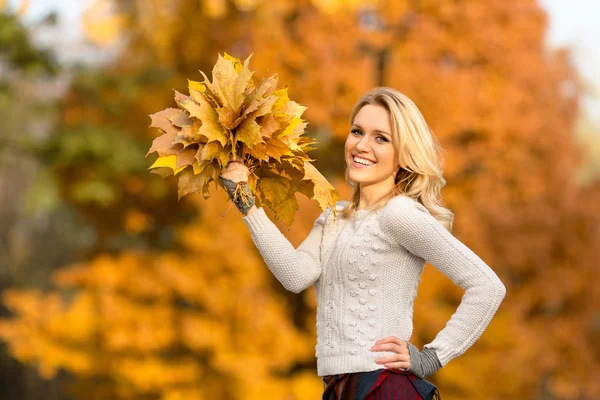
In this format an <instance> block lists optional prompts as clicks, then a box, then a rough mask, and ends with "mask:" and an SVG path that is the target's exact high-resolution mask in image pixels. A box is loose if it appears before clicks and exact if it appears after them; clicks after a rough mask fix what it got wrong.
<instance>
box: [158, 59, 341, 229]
mask: <svg viewBox="0 0 600 400" xmlns="http://www.w3.org/2000/svg"><path fill="white" fill-rule="evenodd" d="M249 61H250V57H248V59H246V60H245V61H244V62H243V63H242V62H241V61H240V60H239V59H237V58H234V57H231V56H230V55H228V54H225V55H224V56H221V55H219V59H218V61H217V63H216V64H215V66H214V68H213V71H212V79H213V80H212V82H210V80H209V79H208V78H207V77H206V75H205V74H204V73H202V72H201V73H202V75H203V76H204V81H203V82H194V81H188V83H189V91H190V95H189V96H186V95H184V94H181V93H179V92H177V91H175V102H176V103H177V106H178V108H167V109H166V110H163V111H160V112H157V113H156V114H152V115H151V116H150V117H151V119H152V124H151V125H150V126H151V127H156V128H159V129H160V130H162V131H163V132H164V134H163V135H162V136H159V137H158V138H156V139H154V141H153V143H152V147H151V148H150V150H149V151H148V154H150V153H152V152H156V153H158V159H157V160H156V162H155V163H154V164H152V166H151V167H150V169H152V172H153V173H157V174H159V175H161V176H162V177H163V178H164V177H167V176H170V175H171V174H173V175H175V176H178V177H179V182H178V196H179V198H181V197H182V196H185V195H186V194H188V193H193V192H198V193H202V196H203V197H204V198H205V199H206V198H208V197H210V191H209V184H210V182H215V188H217V187H218V186H221V187H222V188H223V189H225V188H224V187H223V186H222V183H221V182H220V180H219V179H218V177H219V175H220V174H221V170H222V169H223V168H225V167H226V166H227V164H228V163H229V162H230V160H234V159H240V158H241V160H242V162H243V163H244V165H246V167H248V169H249V171H250V175H249V176H248V186H249V187H250V189H251V190H252V191H253V192H254V194H255V196H256V205H257V206H258V207H261V206H266V207H269V208H270V209H271V210H273V213H274V216H275V218H277V219H281V220H282V221H284V222H285V223H286V224H287V226H288V227H289V226H290V225H291V223H292V221H293V220H294V215H295V213H296V210H297V209H298V203H297V200H296V196H295V193H297V192H300V193H302V194H304V195H306V196H307V197H308V198H309V199H315V200H317V201H318V202H319V205H320V206H321V208H322V209H325V208H327V207H328V206H331V207H332V209H333V211H334V212H335V202H336V200H337V199H338V195H337V193H336V191H335V189H334V188H333V186H332V185H331V184H330V183H329V182H328V181H327V180H326V179H325V178H324V177H323V176H322V175H321V174H320V173H319V171H318V170H317V169H316V168H315V167H314V166H313V165H312V164H311V163H310V162H311V161H314V160H312V159H310V158H309V157H308V155H307V152H308V151H310V150H312V146H313V145H314V143H315V140H314V139H312V138H310V137H308V136H304V135H303V134H304V129H305V127H306V122H304V121H303V120H302V119H301V118H300V117H301V115H302V113H303V112H304V111H305V110H306V107H303V106H301V105H299V104H298V103H296V102H294V101H291V100H290V99H289V97H288V94H287V88H281V89H277V83H278V81H277V77H276V76H271V77H269V78H266V79H263V80H260V79H258V78H256V77H255V76H254V72H252V71H250V70H249V68H248V64H249ZM148 154H146V156H147V155H148ZM241 195H243V193H242V194H241Z"/></svg>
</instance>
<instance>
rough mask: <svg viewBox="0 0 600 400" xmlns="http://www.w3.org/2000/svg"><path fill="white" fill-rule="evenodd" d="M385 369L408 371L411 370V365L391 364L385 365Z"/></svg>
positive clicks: (404, 363)
mask: <svg viewBox="0 0 600 400" xmlns="http://www.w3.org/2000/svg"><path fill="white" fill-rule="evenodd" d="M383 366H384V367H385V368H391V369H404V370H408V369H409V368H410V364H409V363H407V362H391V363H387V364H384V365H383Z"/></svg>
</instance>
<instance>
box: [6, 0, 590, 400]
mask: <svg viewBox="0 0 600 400" xmlns="http://www.w3.org/2000/svg"><path fill="white" fill-rule="evenodd" d="M115 3H116V4H117V5H119V4H122V3H123V4H124V3H127V4H131V2H119V1H117V0H115ZM137 3H140V2H137ZM137 3H136V4H137ZM225 3H226V2H217V1H215V2H202V4H203V5H205V6H206V7H214V8H215V9H216V8H218V7H221V6H222V5H223V4H225ZM236 3H240V4H241V2H236ZM316 3H317V2H312V3H311V2H308V1H300V2H295V1H294V2H293V1H287V0H285V1H280V2H256V6H255V4H254V3H253V2H248V4H250V6H252V7H254V6H255V8H253V9H252V10H253V11H251V12H249V13H240V12H238V11H236V10H233V9H231V8H228V9H227V10H226V11H222V10H221V11H219V10H217V11H218V12H219V13H220V14H219V19H216V20H215V19H211V18H209V16H207V15H206V12H208V11H206V10H205V9H203V7H200V5H199V2H198V1H197V0H184V1H179V2H171V1H167V0H155V1H154V2H153V7H142V6H138V8H135V7H133V8H127V9H124V11H122V12H124V13H132V15H129V16H130V17H131V18H125V19H124V21H126V24H125V25H124V26H123V28H122V29H123V34H125V33H126V34H127V35H128V38H129V42H128V45H127V51H125V52H124V53H123V55H122V57H121V58H120V59H119V60H118V61H117V62H116V63H115V65H113V66H111V67H110V68H107V69H106V70H105V71H104V73H105V75H103V76H102V77H103V79H104V78H105V79H106V82H104V81H103V82H104V83H103V84H102V85H99V88H98V89H97V92H95V93H96V95H97V97H96V100H95V101H92V100H90V96H89V95H88V91H87V90H88V88H87V86H85V84H81V85H80V86H77V85H76V86H75V87H74V89H73V90H72V91H71V92H70V94H69V97H68V99H67V100H66V101H65V104H64V107H63V110H62V113H63V120H62V121H61V123H62V124H63V125H65V126H67V127H69V128H73V129H75V128H77V127H78V126H80V125H81V124H82V122H89V123H93V124H96V125H99V126H111V124H118V125H119V127H120V128H121V129H123V130H124V131H125V132H126V133H127V135H129V136H131V137H133V138H136V139H137V140H140V141H143V142H144V146H143V147H144V148H146V149H147V147H148V146H147V145H148V144H149V142H150V140H151V139H152V138H153V136H154V135H153V133H150V132H148V129H147V126H148V124H149V121H148V119H147V115H148V114H150V113H152V112H154V111H155V110H158V109H162V108H165V107H168V106H169V105H170V104H171V93H170V92H169V90H168V89H170V88H175V89H178V90H183V89H184V88H185V85H186V83H187V82H186V80H185V78H187V77H190V78H192V79H196V77H198V75H196V77H195V76H194V75H193V73H195V72H194V71H197V70H198V69H200V70H208V69H210V67H211V66H212V64H213V63H214V61H215V60H214V57H215V55H216V54H217V52H219V51H220V52H222V51H227V52H228V53H231V54H233V55H235V56H236V57H246V56H247V55H248V54H249V53H250V52H253V53H254V56H253V59H252V60H253V63H254V64H253V65H254V66H255V67H256V68H257V69H258V70H259V71H260V73H261V75H264V76H268V75H270V74H273V73H277V74H278V75H279V78H280V83H281V84H282V85H284V86H285V85H289V92H290V97H292V98H294V99H296V100H297V101H298V102H299V103H302V104H304V105H306V106H307V107H308V109H307V111H306V113H305V114H304V116H305V117H306V119H307V120H308V121H309V122H310V125H309V126H308V130H309V134H311V135H313V136H316V137H317V139H318V141H319V142H320V143H321V144H322V148H320V149H319V153H317V155H315V156H314V158H317V162H316V163H315V165H316V166H317V167H318V168H319V169H320V170H321V172H323V173H324V175H326V176H343V162H342V161H341V160H342V157H341V148H342V147H341V142H342V141H343V139H344V137H345V135H346V132H347V128H348V123H347V118H348V115H349V113H350V110H351V108H352V105H353V104H354V102H355V101H356V100H357V98H358V96H359V95H360V94H362V93H363V92H364V91H365V90H367V89H368V88H370V87H372V86H374V85H376V84H377V81H378V77H379V76H380V74H382V75H381V76H382V77H383V82H384V83H385V84H386V85H389V86H394V87H396V88H398V89H400V90H401V91H403V92H404V93H406V94H407V95H408V96H409V97H411V98H412V99H413V100H414V101H415V102H416V104H417V105H418V106H419V108H420V109H421V110H422V112H423V114H424V115H425V118H426V119H427V120H428V121H429V123H430V125H431V127H432V129H433V131H434V132H435V133H436V135H437V136H438V137H439V138H440V141H441V143H442V146H443V147H444V148H445V149H446V162H445V176H446V179H447V181H448V186H447V187H446V188H444V191H443V195H444V199H445V201H446V204H447V206H448V207H449V208H450V209H451V210H452V211H454V212H455V214H456V220H455V224H454V230H453V233H454V234H455V235H456V236H457V237H459V238H460V239H461V240H462V241H463V242H464V243H465V244H467V245H468V246H469V247H470V248H472V249H473V250H474V251H475V252H476V253H477V254H479V255H480V256H481V257H482V258H483V259H484V260H485V261H486V262H487V263H488V264H489V265H490V266H491V267H492V268H493V269H494V270H495V271H496V272H497V273H498V274H499V276H500V277H501V279H502V281H503V282H504V283H505V284H506V286H507V297H506V299H505V300H504V302H503V304H502V307H501V308H500V310H499V311H498V313H497V315H496V316H495V318H494V319H493V320H492V323H491V325H490V327H489V328H488V329H487V330H486V332H485V333H484V334H483V336H482V337H481V338H480V339H479V340H478V342H477V343H476V344H475V345H474V346H473V347H472V348H471V349H469V351H468V352H467V353H466V354H464V355H463V356H461V357H460V358H459V359H457V360H454V361H452V362H451V363H450V364H448V365H447V366H446V367H444V368H443V369H442V370H440V371H439V372H438V373H436V374H435V375H433V376H432V377H431V380H432V381H433V382H434V383H436V384H437V385H438V386H439V387H440V391H441V393H442V395H443V397H444V399H445V400H459V399H461V400H462V399H477V398H481V396H482V395H481V393H485V397H486V398H490V399H511V398H523V399H529V398H538V397H540V398H541V397H544V396H545V397H548V398H561V399H593V398H597V397H599V396H600V382H599V381H598V380H597V377H598V376H600V359H599V354H600V335H599V333H598V332H599V330H598V327H597V323H596V322H595V321H597V318H598V317H597V312H598V311H597V310H598V308H599V307H600V294H598V293H599V292H598V291H597V290H596V288H595V284H594V283H595V282H597V281H598V280H599V278H600V270H599V269H598V268H597V265H596V264H597V255H598V254H597V251H598V250H597V249H598V248H600V243H599V242H600V238H599V236H598V226H599V225H600V187H599V186H598V183H596V184H591V185H589V186H588V187H587V188H581V187H579V186H577V182H576V175H577V174H576V173H577V168H578V162H579V161H578V157H579V154H580V153H579V152H578V149H577V148H576V147H575V145H574V143H575V142H574V136H573V130H574V122H575V118H576V115H577V110H578V98H579V86H578V85H579V84H578V81H577V76H576V74H575V73H574V71H573V70H572V69H571V67H570V65H569V61H568V53H565V52H558V53H548V52H547V51H546V50H545V47H544V33H545V30H546V17H545V15H544V14H543V12H542V11H541V9H540V7H539V6H538V4H537V2H536V1H534V0H517V1H515V2H510V3H508V2H497V1H492V0H485V1H471V0H460V1H452V2H434V1H419V2H412V1H404V0H403V1H394V2H391V1H390V2H381V4H380V5H375V6H374V7H375V8H374V9H375V10H376V12H377V14H376V16H377V21H372V20H371V21H370V22H368V21H369V19H368V18H367V19H366V20H367V22H368V23H364V21H363V23H362V25H361V24H360V23H359V21H361V18H363V19H364V18H366V17H369V15H368V14H364V13H363V14H361V12H363V11H360V10H358V11H357V10H353V9H345V8H336V9H331V10H327V12H326V13H324V12H323V13H322V12H320V11H319V9H318V8H316V7H315V6H314V4H316ZM342 3H344V4H350V3H353V2H352V1H348V2H342ZM230 4H231V3H230ZM378 4H379V3H378ZM250 6H249V7H250ZM217 11H215V13H216V12H217ZM211 12H212V11H211ZM211 12H209V14H210V13H211ZM365 15H366V16H365ZM371 17H372V15H371ZM380 62H383V63H380ZM381 65H383V67H384V68H383V69H382V68H380V66H381ZM149 68H155V69H153V70H151V71H153V72H154V73H155V74H156V75H154V78H155V79H149V78H148V75H147V71H148V69H149ZM165 71H168V73H166V72H165ZM145 74H146V75H145ZM140 76H142V77H141V78H139V77H140ZM123 82H136V84H135V85H136V86H134V87H133V88H130V87H128V86H127V85H125V84H124V83H123ZM132 93H133V94H132ZM113 103H114V104H113ZM107 104H109V105H111V106H112V108H108V109H106V108H107V106H106V105H107ZM103 107H105V108H103ZM115 109H116V110H118V112H116V111H114V110H115ZM139 157H140V160H143V152H140V154H139ZM142 162H143V161H142ZM86 167H87V168H91V167H90V166H89V165H87V166H86ZM102 167H103V166H97V167H96V168H98V169H99V170H100V171H102ZM58 173H59V174H60V175H59V177H60V179H61V182H62V184H63V185H64V188H65V190H64V193H65V198H66V199H67V200H68V201H70V202H71V203H73V204H75V205H77V206H78V207H79V208H80V210H81V211H82V212H84V213H86V215H87V216H88V217H89V219H90V220H91V221H93V224H94V226H95V227H96V228H97V231H98V233H99V235H98V249H100V250H102V249H103V248H111V247H110V245H111V244H112V243H114V238H115V237H118V234H120V233H121V231H123V229H124V228H125V229H126V230H127V231H128V232H129V233H130V234H131V235H134V236H135V235H136V232H139V233H138V234H137V236H139V237H141V238H142V239H144V240H146V239H147V242H144V244H145V245H146V246H145V247H143V246H142V247H141V248H149V249H151V250H145V251H143V252H139V253H133V252H132V251H129V250H128V251H125V252H124V253H123V254H121V255H120V256H116V257H114V256H106V255H100V256H98V257H96V254H91V255H89V257H88V259H89V260H91V261H89V262H85V263H83V264H82V265H81V266H79V267H75V268H73V269H67V270H65V271H61V272H60V273H58V274H57V279H56V284H57V286H58V287H59V288H60V289H61V290H60V293H61V296H60V297H59V296H58V294H42V293H38V292H28V291H14V292H11V293H9V294H7V295H6V296H5V302H6V303H7V305H9V306H10V308H11V309H13V310H14V311H15V313H16V315H17V318H15V319H13V320H10V321H4V322H3V323H2V325H1V328H0V336H1V337H2V338H4V339H5V340H6V341H7V343H8V345H9V348H10V349H11V351H12V353H13V354H14V355H15V357H16V358H18V359H19V360H22V361H23V362H30V363H36V364H37V365H38V366H39V368H40V371H41V373H42V374H44V375H45V376H49V375H51V374H53V373H55V371H56V369H57V368H65V369H67V370H69V371H71V372H73V373H75V374H76V375H77V377H79V378H80V379H81V381H82V382H83V383H85V384H87V385H92V384H90V383H89V381H88V380H86V379H85V377H87V376H96V375H101V376H105V377H109V378H110V379H109V382H110V385H111V388H112V389H111V391H109V393H111V395H112V396H113V398H136V396H139V397H140V398H141V395H142V394H151V395H154V396H155V397H157V398H162V399H169V400H171V399H195V398H211V399H213V398H216V399H218V398H227V399H229V398H244V399H252V398H261V399H262V398H265V393H268V394H269V395H268V398H273V399H282V398H297V399H304V398H307V399H308V398H311V399H312V398H317V397H318V395H319V393H320V390H321V384H320V382H319V381H318V378H317V377H316V373H315V372H314V369H312V368H313V366H314V364H313V359H312V358H313V351H314V350H313V347H314V343H313V337H314V326H313V325H314V315H313V311H312V310H313V308H314V307H315V299H314V293H313V292H312V291H308V292H307V293H305V294H304V295H302V296H291V295H288V294H284V293H282V291H281V288H280V285H278V284H273V280H272V278H271V277H270V275H269V273H268V270H267V269H266V267H264V265H262V263H261V261H260V259H259V257H258V255H257V253H256V251H255V250H254V249H253V248H252V244H251V242H250V241H249V239H248V236H247V232H246V228H245V226H243V224H242V222H241V221H240V220H239V213H237V211H236V210H234V209H233V210H232V211H230V213H229V214H228V215H227V216H226V217H225V218H221V217H220V214H221V213H222V212H224V210H225V209H226V208H227V206H228V204H225V198H224V197H215V198H213V199H211V200H210V201H208V202H203V203H202V205H201V206H199V205H198V204H196V203H194V202H192V201H190V200H186V201H184V202H182V203H180V204H178V203H177V202H176V199H175V198H174V197H173V196H171V197H169V195H168V193H173V192H174V191H175V190H174V188H165V186H164V183H162V182H161V181H160V178H157V179H151V178H148V177H146V175H147V172H146V171H136V172H127V173H122V174H121V175H118V176H116V177H113V180H112V181H111V183H112V184H113V185H114V186H115V187H117V188H118V189H119V190H118V191H116V193H117V194H116V196H120V197H117V200H116V201H115V202H114V204H113V206H112V207H110V208H93V207H90V206H82V205H80V204H79V203H77V201H78V200H77V199H76V198H74V197H73V196H71V195H70V193H71V190H72V188H73V187H74V186H75V185H77V184H78V183H80V182H81V181H84V180H85V179H89V176H92V175H93V174H91V173H89V172H88V173H87V174H84V173H82V172H81V168H76V167H75V166H68V165H67V166H61V167H60V168H58ZM140 180H141V182H143V184H140ZM332 181H333V179H332ZM131 182H133V184H132V183H131ZM334 186H335V187H336V188H337V189H338V190H339V191H340V194H341V198H348V190H347V188H346V187H344V184H343V181H342V180H338V181H337V183H335V184H334ZM121 188H125V190H121ZM299 201H300V211H299V213H298V217H297V218H296V222H294V225H293V226H292V229H291V231H286V234H287V235H288V237H289V238H290V240H291V241H292V242H293V243H294V244H295V245H298V244H299V243H300V242H301V240H302V239H303V237H304V235H305V234H306V233H307V231H308V229H310V227H311V226H312V222H313V221H314V218H315V217H316V215H317V214H318V210H317V208H318V207H316V208H315V205H314V204H313V205H310V204H307V203H306V202H302V201H301V200H300V199H299ZM174 210H177V212H174ZM177 213H179V214H177ZM194 213H198V214H200V216H199V217H198V218H197V219H193V220H191V219H190V218H189V217H188V215H190V214H194ZM142 215H144V216H147V217H145V218H148V220H145V219H144V218H140V217H141V216H142ZM150 216H151V217H150ZM175 226H180V227H179V228H177V230H176V241H175V243H172V244H170V248H171V250H168V251H166V250H164V249H163V247H162V246H164V242H163V241H161V240H162V239H160V238H163V236H168V232H169V230H170V229H173V227H175ZM280 227H282V226H280ZM145 235H147V236H145ZM157 238H158V239H157ZM159 239H160V240H159ZM168 244H169V243H168ZM232 249H233V250H232ZM69 296H70V297H69ZM461 296H462V291H461V290H460V289H459V288H457V287H456V286H455V285H453V284H452V282H451V281H449V280H448V279H447V278H445V277H444V276H443V275H441V274H440V273H439V272H437V271H436V270H435V269H434V268H432V267H431V266H428V267H427V268H426V269H425V272H424V275H423V279H422V281H421V285H420V287H419V293H418V296H417V299H416V302H415V312H414V316H415V321H414V322H415V332H414V334H413V338H412V341H413V342H414V343H415V344H417V345H423V344H425V343H428V342H430V341H431V340H432V339H433V337H434V336H435V334H436V333H437V332H438V331H439V330H440V329H441V328H443V326H444V324H445V323H446V322H447V320H448V319H449V317H450V316H451V315H452V313H453V312H454V311H455V309H456V307H457V305H458V304H459V302H460V300H461ZM62 298H67V299H69V301H65V300H61V299H62ZM71 326H72V327H73V329H70V328H71ZM67 331H68V332H67ZM132 365H135V366H136V367H135V368H133V367H132ZM157 370H161V371H165V372H166V374H161V376H160V377H159V376H157V372H156V371H157ZM249 371H250V373H249ZM465 377H467V379H465ZM94 385H96V386H94V388H95V389H97V388H98V385H99V384H98V383H94ZM516 393H520V396H521V397H517V395H515V394H516Z"/></svg>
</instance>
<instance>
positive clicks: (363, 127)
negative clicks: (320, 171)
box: [345, 104, 399, 191]
mask: <svg viewBox="0 0 600 400" xmlns="http://www.w3.org/2000/svg"><path fill="white" fill-rule="evenodd" d="M345 157H346V163H347V165H348V178H350V179H351V180H353V181H355V182H356V183H357V184H358V185H360V187H361V188H363V187H366V186H373V185H376V186H377V187H378V189H382V191H384V190H387V189H385V188H386V187H388V186H389V191H391V190H392V189H393V188H394V183H395V182H394V179H395V176H396V172H397V171H398V166H399V161H398V151H397V150H396V148H395V146H394V145H393V143H392V127H391V124H390V114H389V112H388V111H387V110H386V109H385V108H384V107H382V106H378V105H371V104H367V105H365V106H363V107H362V108H361V109H360V110H359V111H358V113H357V114H356V117H355V118H354V121H353V124H352V127H351V128H350V133H349V134H348V138H347V139H346V145H345ZM378 191H379V190H378Z"/></svg>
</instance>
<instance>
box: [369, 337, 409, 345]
mask: <svg viewBox="0 0 600 400" xmlns="http://www.w3.org/2000/svg"><path fill="white" fill-rule="evenodd" d="M384 343H396V344H397V345H399V346H402V345H406V342H405V341H404V340H402V339H400V338H398V337H396V336H388V337H385V338H383V339H379V340H378V341H376V342H375V345H378V344H384Z"/></svg>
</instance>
